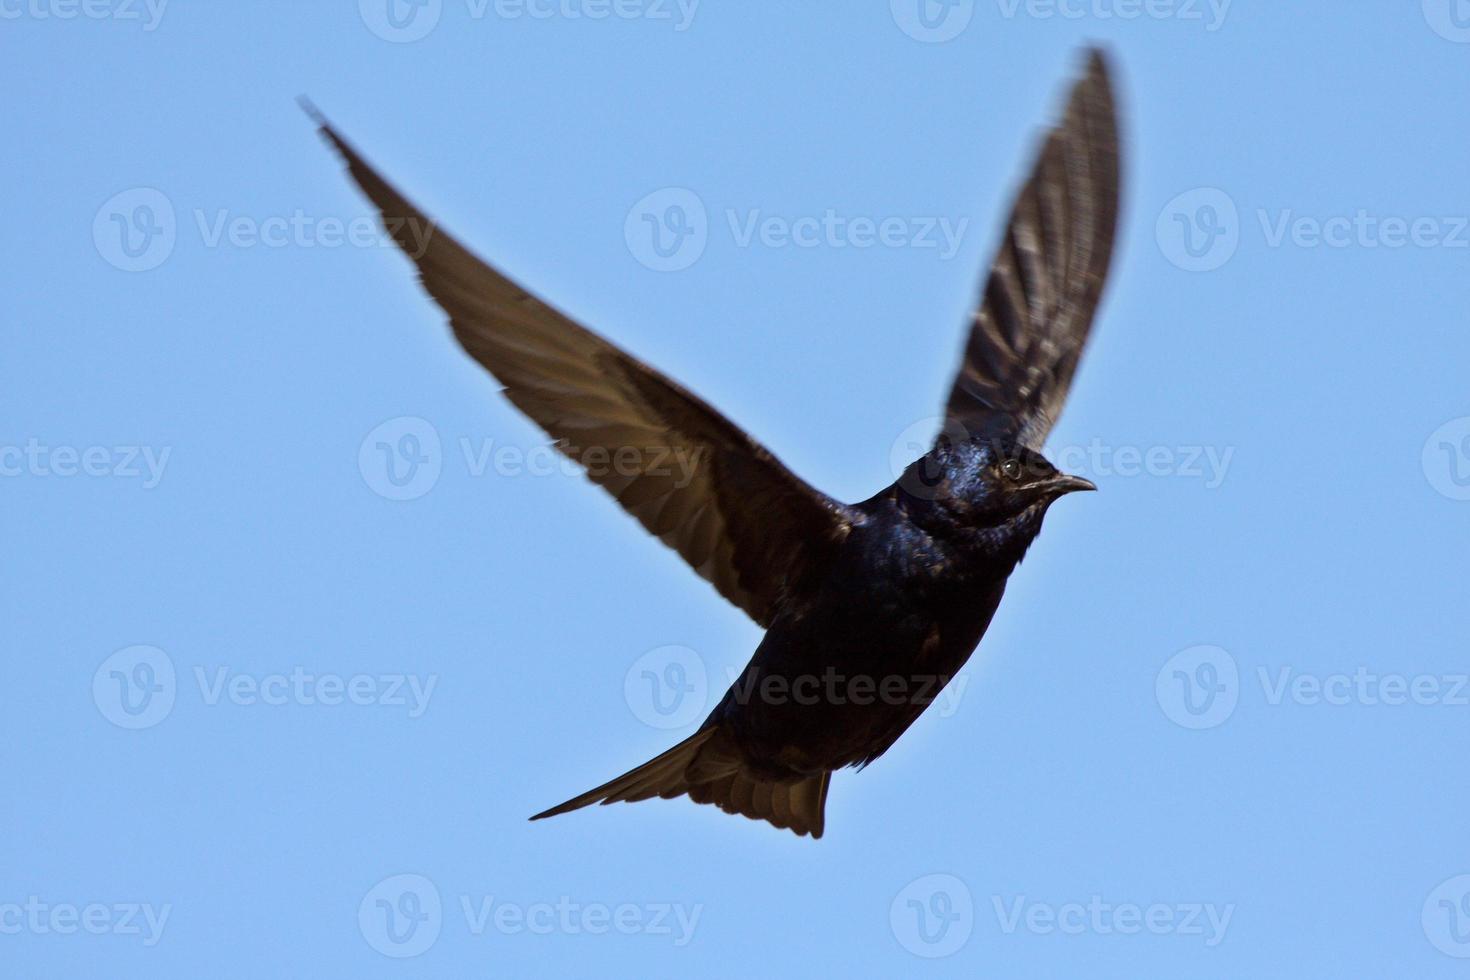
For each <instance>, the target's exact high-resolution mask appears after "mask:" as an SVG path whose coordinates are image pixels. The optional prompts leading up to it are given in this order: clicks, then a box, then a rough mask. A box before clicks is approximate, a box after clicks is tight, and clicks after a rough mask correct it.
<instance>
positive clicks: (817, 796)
mask: <svg viewBox="0 0 1470 980" xmlns="http://www.w3.org/2000/svg"><path fill="white" fill-rule="evenodd" d="M717 731H718V729H715V728H707V729H705V730H703V731H700V732H696V733H695V734H694V735H692V736H690V737H689V738H687V739H685V740H684V741H682V742H680V743H679V744H678V745H676V746H674V747H673V748H671V749H669V750H668V751H667V752H665V753H663V754H662V755H660V756H657V757H655V758H653V759H651V760H649V761H648V762H645V763H644V764H643V765H641V766H639V767H638V768H636V769H633V770H631V771H630V772H626V773H624V774H623V775H621V776H619V777H618V778H617V779H614V780H612V781H610V782H606V783H603V784H602V785H601V786H598V787H597V788H596V789H591V790H588V791H587V792H585V793H583V794H582V795H580V796H574V797H573V798H571V799H570V800H567V801H566V802H565V803H562V804H560V805H559V806H554V807H552V808H551V809H549V810H543V811H542V812H541V813H538V814H536V815H535V816H534V817H532V818H531V819H532V820H541V819H544V818H546V817H554V816H557V815H558V814H562V813H568V812H570V811H572V810H580V809H581V808H582V807H584V806H590V805H591V804H593V803H600V804H603V805H604V806H605V805H607V804H609V803H636V802H638V801H640V800H649V799H652V798H653V797H655V796H658V797H662V798H663V799H671V798H673V797H676V796H682V795H684V794H688V796H689V798H690V799H691V800H693V801H694V802H695V803H712V804H714V805H715V806H718V807H719V808H720V809H721V810H724V811H725V812H726V813H738V814H740V815H742V816H746V817H750V818H751V819H752V820H765V821H766V822H768V823H770V824H772V825H773V826H776V827H780V828H781V829H783V830H790V831H793V832H794V833H796V834H798V835H801V836H806V835H807V834H810V835H811V836H812V837H813V838H817V837H821V836H822V831H823V828H824V825H825V822H826V817H825V814H824V812H823V811H824V810H825V808H826V803H827V784H828V782H829V781H830V780H831V778H832V774H831V773H825V772H824V773H820V774H818V775H815V776H809V777H807V778H805V779H802V780H799V781H797V782H781V781H777V780H763V779H760V778H758V777H755V776H752V775H749V774H747V773H745V772H742V771H741V770H740V768H739V762H738V761H737V760H736V759H735V758H734V757H733V756H731V755H729V754H727V753H725V752H720V751H718V750H717V749H716V746H712V745H709V744H708V743H709V742H710V739H711V738H713V737H714V736H715V734H716V733H717Z"/></svg>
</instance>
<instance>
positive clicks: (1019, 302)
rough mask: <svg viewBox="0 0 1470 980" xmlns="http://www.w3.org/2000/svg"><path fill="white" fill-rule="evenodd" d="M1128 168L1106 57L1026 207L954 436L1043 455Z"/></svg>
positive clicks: (1080, 90) (1080, 91)
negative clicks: (1121, 158)
mask: <svg viewBox="0 0 1470 980" xmlns="http://www.w3.org/2000/svg"><path fill="white" fill-rule="evenodd" d="M1118 169H1119V168H1118V122H1117V115H1116V110H1115V108H1114V105H1113V90H1112V85H1111V83H1110V81H1109V78H1108V68H1107V64H1106V62H1105V60H1104V58H1103V54H1102V52H1101V51H1096V50H1094V51H1092V52H1091V53H1090V55H1089V57H1088V59H1087V65H1086V68H1085V69H1084V71H1083V73H1082V77H1081V78H1080V79H1079V80H1078V81H1077V83H1076V85H1075V86H1074V87H1073V89H1072V94H1071V98H1070V99H1069V100H1068V102H1067V109H1066V113H1065V115H1064V116H1063V118H1062V120H1061V122H1060V123H1059V124H1058V125H1057V126H1056V127H1055V128H1053V129H1052V130H1051V131H1050V132H1049V133H1048V134H1047V137H1046V141H1045V142H1044V143H1043V145H1042V148H1041V153H1040V155H1039V156H1038V158H1037V160H1036V164H1035V166H1034V168H1033V169H1032V172H1031V176H1030V178H1029V179H1028V180H1027V181H1026V185H1025V186H1024V187H1023V188H1022V189H1021V193H1020V194H1019V195H1018V196H1017V198H1016V202H1015V207H1014V209H1013V211H1012V212H1011V219H1010V223H1009V225H1007V227H1006V234H1005V239H1004V240H1003V241H1002V242H1001V246H1000V251H999V253H998V254H997V255H996V257H995V263H994V265H993V266H992V267H991V270H990V276H989V278H988V279H987V280H986V283H985V288H984V291H983V294H982V298H981V302H980V308H979V309H978V310H977V311H976V312H975V315H974V321H973V323H972V325H971V328H970V336H969V340H968V342H967V343H966V346H965V354H964V359H963V361H962V362H961V364H960V370H959V374H958V376H957V377H956V378H955V381H954V387H953V389H951V391H950V394H949V403H948V405H947V406H946V424H945V432H946V433H947V434H948V435H949V436H950V438H956V437H957V436H963V437H981V438H987V439H1000V440H1016V441H1018V442H1020V443H1022V444H1024V445H1026V446H1029V447H1031V448H1032V449H1036V450H1040V449H1041V444H1042V442H1043V441H1044V440H1045V439H1046V434H1047V432H1048V431H1050V429H1051V427H1052V423H1054V422H1055V421H1056V418H1057V415H1058V414H1060V412H1061V410H1062V403H1063V402H1064V401H1065V400H1066V397H1067V389H1068V388H1070V387H1071V385H1072V375H1073V373H1074V372H1075V371H1076V370H1077V360H1078V358H1079V357H1081V355H1082V347H1083V345H1084V344H1085V343H1086V342H1087V334H1088V329H1089V328H1090V327H1091V326H1092V316H1093V313H1094V312H1096V310H1097V305H1098V300H1099V298H1100V297H1101V295H1102V289H1103V282H1104V280H1105V279H1106V277H1107V274H1108V264H1109V261H1110V259H1111V258H1112V254H1113V230H1114V226H1115V225H1116V224H1117V219H1118Z"/></svg>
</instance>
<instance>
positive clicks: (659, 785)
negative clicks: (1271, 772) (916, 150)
mask: <svg viewBox="0 0 1470 980" xmlns="http://www.w3.org/2000/svg"><path fill="white" fill-rule="evenodd" d="M318 121H319V122H321V125H322V131H323V133H324V135H325V136H326V137H327V139H328V140H329V141H330V142H331V144H332V145H333V146H334V147H335V148H336V149H337V150H338V152H340V153H341V154H342V155H343V157H344V158H345V159H346V161H347V164H348V167H349V170H350V172H351V174H352V176H353V178H354V179H355V180H356V181H357V182H358V184H359V185H360V186H361V187H362V189H363V190H364V191H365V192H366V193H367V195H368V196H369V197H370V198H371V199H372V200H373V202H374V203H375V204H376V205H377V206H378V208H379V209H380V210H381V211H382V213H383V216H384V218H385V224H386V226H387V228H388V230H389V232H390V234H392V235H393V236H394V237H395V239H396V240H397V241H398V243H399V245H400V246H402V247H403V248H404V250H405V251H406V252H407V253H408V254H409V256H410V257H411V258H412V259H413V260H414V261H415V262H416V263H417V265H418V268H419V274H420V278H421V279H422V282H423V284H424V287H425V289H426V290H428V292H429V294H430V295H431V296H432V297H433V298H434V300H435V301H436V302H438V303H439V305H440V306H441V307H443V308H444V310H445V312H447V313H448V314H449V318H450V322H451V324H452V326H453V328H454V332H455V336H456V338H457V339H458V340H459V342H460V344H461V345H462V346H463V347H464V349H465V350H466V351H467V352H468V353H469V354H470V355H471V356H472V357H474V358H475V359H476V360H477V361H479V362H480V363H481V364H482V365H484V367H485V368H486V369H487V370H489V371H490V373H491V374H493V375H494V376H495V377H496V378H497V379H499V380H500V381H501V382H502V383H503V384H504V385H505V393H506V395H507V397H509V398H510V400H511V401H512V402H513V403H514V404H515V405H516V406H517V407H518V408H520V409H521V410H522V411H524V412H525V413H526V414H527V415H528V416H530V417H531V419H533V420H534V421H535V422H536V423H537V424H539V425H540V426H541V427H542V428H543V429H545V430H546V431H547V432H548V433H549V434H550V435H551V436H552V438H553V439H555V440H556V445H557V447H558V448H559V449H560V450H561V451H562V452H564V453H566V454H567V455H568V456H570V457H571V458H572V459H575V460H577V461H579V462H581V463H582V464H583V465H584V468H585V469H586V470H587V473H588V476H589V477H590V478H591V479H592V480H594V482H596V483H598V484H599V485H601V486H602V487H604V488H605V489H606V490H607V491H608V492H609V493H611V494H612V495H613V496H614V497H615V498H616V499H617V500H618V501H619V503H621V504H622V505H623V506H624V507H625V508H626V509H627V510H628V511H629V512H630V513H631V514H633V516H634V517H636V518H637V519H638V520H639V521H640V522H641V523H642V524H643V526H644V527H645V528H647V529H648V530H649V531H650V532H651V533H652V534H654V535H656V536H657V537H658V538H659V539H660V540H662V541H663V542H664V543H665V544H667V545H669V546H670V547H672V548H674V549H675V550H676V551H678V553H679V554H680V555H682V556H683V557H684V559H685V560H686V561H688V562H689V564H690V565H691V566H692V567H693V568H694V570H695V571H696V572H698V573H699V574H700V575H701V576H703V577H704V578H705V579H707V580H709V582H710V583H711V584H713V585H714V587H715V588H716V589H718V590H719V591H720V593H721V594H722V595H724V596H725V597H726V598H728V599H729V600H730V601H731V602H733V603H735V604H736V605H737V606H739V607H740V608H742V609H744V610H745V611H746V612H747V613H749V614H750V616H751V617H752V618H753V619H755V620H756V622H758V623H760V624H761V625H762V626H764V627H766V635H765V638H764V639H763V640H762V641H761V644H760V646H759V647H758V648H757V649H756V651H755V654H754V656H753V657H752V658H751V661H750V664H749V665H748V666H747V667H746V669H745V672H744V674H743V675H742V676H741V678H740V679H739V680H737V681H736V682H735V684H733V685H732V686H731V688H730V690H729V691H728V692H727V693H726V695H725V697H724V699H723V700H722V701H721V702H720V704H719V705H718V706H717V707H716V708H715V709H714V711H713V712H711V714H710V716H709V718H708V719H707V720H706V721H705V723H704V725H703V726H701V728H700V729H699V731H698V732H696V733H695V734H694V735H693V736H691V737H690V738H688V739H686V740H685V741H683V742H681V743H679V744H678V745H676V746H674V747H673V748H671V749H670V750H669V751H667V752H665V753H664V754H663V755H660V756H658V757H657V758H655V759H653V760H651V761H650V762H647V763H645V764H644V765H642V766H640V767H638V768H637V769H634V770H632V771H631V772H629V773H626V774H624V775H623V776H620V777H618V778H617V779H614V780H613V781H611V782H609V783H606V784H604V785H602V786H599V787H597V788H596V789H593V790H591V791H589V792H587V793H584V794H582V795H581V796H578V797H575V798H574V799H571V800H568V801H567V802H566V803H563V804H561V805H560V806H557V807H554V808H552V809H550V810H547V811H545V812H544V813H539V814H537V815H536V817H535V818H533V819H539V818H541V817H548V816H554V815H556V814H559V813H565V812H567V811H569V810H575V809H578V808H580V807H583V806H587V805H588V804H591V803H612V802H618V801H636V800H645V799H650V798H652V797H655V796H658V797H665V798H668V797H675V796H681V795H688V796H689V797H690V798H691V799H693V800H694V801H696V802H699V803H713V804H716V805H718V806H719V807H721V808H722V809H724V810H726V811H728V812H732V813H741V814H744V815H746V816H749V817H753V818H757V819H762V820H766V821H769V822H770V823H772V824H774V825H775V826H777V827H784V828H789V829H791V830H793V831H795V832H796V833H798V834H811V835H812V836H814V837H820V836H821V835H822V831H823V826H824V820H825V817H824V806H825V801H826V796H827V787H828V783H829V781H830V778H831V773H832V772H833V771H834V770H836V769H840V768H842V767H845V766H859V767H860V766H864V765H866V764H868V763H869V762H872V761H873V760H874V759H876V758H877V757H878V756H880V755H882V754H883V752H884V751H886V750H887V749H888V747H889V746H891V745H892V744H893V742H894V741H895V740H896V739H897V738H898V737H899V736H900V735H902V734H903V732H904V731H905V730H906V729H907V728H908V727H909V725H911V724H912V723H913V721H914V719H915V718H917V717H918V716H919V714H920V713H922V712H923V710H924V709H925V708H926V707H927V706H928V705H929V704H930V703H932V701H933V700H934V699H935V698H936V697H937V696H938V694H939V693H940V691H941V690H942V689H943V687H944V685H945V684H947V683H948V682H949V680H950V679H951V678H953V676H954V674H955V672H956V671H958V670H959V669H960V668H961V667H962V666H963V665H964V663H965V662H966V660H968V659H969V657H970V654H971V653H972V652H973V651H974V649H975V647H976V645H977V644H978V643H979V642H980V639H981V637H982V636H983V635H984V634H985V630H986V628H987V627H988V626H989V624H990V620H991V617H992V616H993V615H994V614H995V610H996V607H997V606H998V605H999V603H1000V599H1001V595H1002V594H1003V593H1004V591H1005V585H1006V580H1007V579H1008V578H1009V576H1010V574H1011V572H1012V570H1013V569H1014V568H1015V567H1016V565H1017V563H1018V562H1020V560H1021V558H1022V557H1023V556H1024V555H1025V553H1026V550H1027V548H1029V547H1030V545H1031V542H1032V541H1033V540H1034V539H1035V538H1036V535H1037V534H1038V533H1039V532H1040V530H1041V524H1042V519H1043V517H1044V516H1045V514H1046V510H1047V508H1048V507H1049V506H1050V505H1051V504H1052V502H1053V501H1055V500H1056V499H1057V498H1058V497H1060V496H1062V495H1063V494H1066V493H1069V492H1072V491H1075V490H1086V489H1092V485H1091V484H1090V483H1088V482H1087V481H1086V480H1082V479H1079V478H1077V477H1072V476H1067V475H1065V474H1061V473H1058V472H1057V471H1056V470H1055V468H1053V467H1052V465H1051V464H1050V463H1049V462H1047V461H1046V459H1045V458H1044V457H1043V456H1042V455H1041V454H1040V449H1041V444H1042V442H1043V440H1044V439H1045V437H1046V434H1047V432H1048V431H1049V430H1050V429H1051V426H1052V423H1053V421H1054V420H1055V418H1056V416H1057V415H1058V413H1059V412H1060V411H1061V407H1062V404H1063V402H1064V400H1065V398H1066V393H1067V389H1068V387H1069V386H1070V384H1071V380H1072V375H1073V373H1074V372H1075V370H1076V368H1077V362H1078V358H1079V357H1080V355H1081V353H1082V348H1083V346H1084V344H1085V343H1086V339H1087V334H1088V330H1089V328H1090V326H1091V324H1092V319H1093V314H1094V312H1095V310H1096V308H1097V304H1098V300H1099V297H1100V295H1101V292H1102V287H1103V282H1104V279H1105V277H1106V274H1107V269H1108V264H1109V260H1110V256H1111V252H1112V241H1113V231H1114V226H1115V223H1116V218H1117V208H1118V135H1117V126H1116V121H1115V116H1114V108H1113V98H1112V91H1111V87H1110V84H1109V81H1108V73H1107V69H1106V66H1105V64H1104V62H1103V58H1102V56H1101V54H1100V53H1098V52H1093V53H1092V54H1091V56H1090V57H1089V59H1088V62H1087V65H1086V69H1085V71H1084V73H1083V76H1082V78H1081V79H1080V80H1079V81H1078V83H1077V84H1076V86H1075V87H1074V89H1073V91H1072V95H1071V98H1070V99H1069V101H1068V103H1067V107H1066V111H1065V114H1064V117H1063V119H1062V121H1061V122H1060V123H1059V124H1058V125H1057V126H1056V127H1055V128H1054V129H1052V130H1051V131H1050V132H1049V134H1048V135H1047V138H1046V141H1045V142H1044V144H1043V146H1042V148H1041V152H1040V154H1039V156H1038V158H1037V161H1036V163H1035V166H1034V167H1033V169H1032V172H1031V175H1030V177H1029V179H1028V180H1027V182H1026V184H1025V186H1024V187H1023V188H1022V190H1021V192H1020V194H1019V195H1018V198H1017V201H1016V204H1015V207H1014V209H1013V211H1012V214H1011V218H1010V222H1009V224H1008V225H1007V229H1006V234H1005V237H1004V239H1003V241H1002V243H1001V246H1000V250H999V253H998V255H997V256H996V260H995V263H994V264H993V266H992V268H991V271H990V275H989V277H988V279H987V281H986V284H985V287H984V290H983V292H982V297H981V303H980V307H979V309H978V310H977V311H976V312H975V314H974V321H973V323H972V325H971V330H970V335H969V339H968V342H967V344H966V348H965V355H964V359H963V361H962V363H961V366H960V371H959V374H958V376H957V377H956V379H955V382H954V386H953V389H952V390H951V392H950V396H949V400H948V402H947V405H946V414H945V424H944V426H943V431H942V432H941V434H940V437H939V439H938V440H937V441H936V444H935V446H934V447H933V448H932V449H931V450H930V451H929V452H928V453H926V454H925V455H924V456H923V457H922V458H921V459H919V460H916V461H915V462H914V463H913V464H912V465H910V466H909V468H908V469H907V470H906V471H905V472H904V474H903V475H902V476H901V477H900V478H899V479H898V480H897V481H895V482H894V484H893V485H892V486H889V487H888V488H886V489H884V490H883V491H881V492H880V493H878V494H877V495H875V496H874V497H872V498H871V499H869V500H865V501H863V502H861V503H857V504H843V503H840V502H838V501H836V500H833V499H832V498H830V497H827V496H826V495H824V494H822V493H820V492H819V491H817V490H815V489H813V488H812V487H810V486H808V485H807V484H806V483H804V482H802V481H801V480H800V479H798V478H797V477H796V476H795V475H793V474H792V473H791V472H790V471H789V470H787V469H786V468H785V467H784V466H783V465H782V464H781V463H780V462H779V461H778V460H776V459H775V457H773V456H772V455H771V454H770V453H769V452H768V451H767V450H766V449H765V448H764V447H762V446H761V445H760V444H758V443H756V442H755V441H754V440H752V439H751V438H750V437H749V436H748V435H746V434H745V433H744V432H743V431H741V430H740V429H738V428H737V427H736V426H734V425H733V424H731V423H730V422H729V421H728V420H727V419H725V418H724V417H723V416H722V415H720V414H719V413H718V412H716V411H715V410H714V409H713V408H711V407H710V406H709V405H707V404H706V403H704V402H703V401H702V400H700V399H699V398H698V397H696V396H695V395H693V394H692V393H690V392H689V391H687V390H685V389H684V388H682V387H680V386H679V385H678V384H676V383H675V382H673V381H671V380H669V379H668V378H666V377H664V376H663V375H661V374H660V373H658V372H657V371H655V370H654V369H653V368H651V367H649V366H648V365H646V364H644V363H642V362H641V361H638V360H636V359H634V358H633V357H631V356H629V355H628V354H626V353H624V352H623V351H621V350H619V349H618V348H616V347H614V346H613V345H612V344H611V343H609V342H608V341H606V340H604V339H602V338H601V337H599V336H597V335H596V334H593V333H591V332H590V331H588V330H586V329H585V328H583V327H582V326H580V325H578V324H577V323H575V322H573V321H572V320H570V319H569V318H567V317H566V316H564V315H562V314H561V313H558V312H557V311H556V310H554V309H552V308H551V307H550V306H547V305H546V304H544V303H542V302H541V301H540V300H538V299H536V298H535V297H533V296H531V295H530V294H529V293H527V292H526V291H525V290H523V289H521V288H520V287H519V286H517V285H516V284H515V283H514V282H512V281H511V280H509V279H508V278H506V277H505V276H503V275H502V274H500V273H499V272H497V271H496V270H495V269H493V268H492V267H490V266H489V265H487V264H486V263H484V262H482V261H481V260H479V259H477V258H476V257H475V256H474V255H472V254H471V253H470V252H469V251H467V250H466V249H465V248H464V247H463V246H461V245H459V244H458V243H457V242H455V241H454V240H453V239H452V238H450V237H449V236H448V235H447V234H444V233H443V232H441V231H438V230H437V229H432V226H431V225H430V223H429V222H428V220H427V219H426V218H424V217H423V216H422V215H421V214H420V212H419V211H418V210H417V209H416V208H415V207H414V206H413V205H411V204H410V203H409V202H408V201H407V200H406V199H404V198H403V197H402V196H401V195H400V194H399V193H398V192H397V191H396V190H395V189H394V188H393V187H392V186H390V185H389V184H388V183H387V182H386V181H384V180H383V179H382V178H381V177H379V176H378V175H377V173H376V172H374V171H373V170H372V169H371V168H370V167H369V166H368V165H367V163H366V162H364V161H363V159H362V158H361V157H360V156H359V155H358V154H357V153H356V151H354V150H353V148H352V147H351V146H350V145H348V144H347V143H346V142H345V141H344V140H342V139H341V138H340V137H339V136H338V135H337V134H336V132H334V131H333V130H332V129H331V128H330V127H329V126H327V125H326V123H325V122H324V121H322V120H320V118H319V117H318ZM619 451H622V452H624V453H625V454H626V455H625V456H624V457H623V458H624V459H632V460H642V461H645V463H646V465H641V466H634V467H632V468H631V471H630V468H629V467H626V466H623V467H609V466H607V465H605V464H604V465H599V461H604V460H607V459H609V458H612V457H613V456H615V454H617V453H618V452H619ZM671 454H676V455H677V458H679V459H680V460H681V461H682V462H685V463H688V464H690V468H688V469H686V468H684V467H683V466H679V467H671V466H669V465H667V462H668V460H669V458H670V455H671Z"/></svg>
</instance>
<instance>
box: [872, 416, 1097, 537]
mask: <svg viewBox="0 0 1470 980" xmlns="http://www.w3.org/2000/svg"><path fill="white" fill-rule="evenodd" d="M898 486H899V490H900V492H901V493H902V494H903V495H904V496H906V497H907V498H909V501H910V503H911V504H914V505H917V507H916V509H918V510H922V511H928V512H929V513H930V514H931V516H932V517H934V518H938V519H941V520H943V521H945V522H946V523H950V524H952V525H953V526H956V527H959V528H964V529H970V530H983V529H990V528H995V529H1003V528H1008V527H1016V528H1017V529H1018V530H1020V529H1022V528H1027V529H1031V530H1032V531H1033V533H1034V531H1035V530H1039V529H1040V524H1041V517H1042V516H1043V515H1044V514H1045V512H1046V509H1047V508H1048V507H1049V506H1051V504H1052V502H1053V501H1055V500H1056V499H1057V498H1059V497H1061V496H1063V495H1065V494H1069V493H1073V492H1075V491H1078V490H1096V489H1097V487H1096V486H1095V485H1093V483H1092V482H1091V481H1090V480H1084V479H1083V478H1082V477H1080V476H1071V475H1069V474H1066V473H1063V472H1061V471H1060V470H1058V469H1057V468H1056V467H1055V466H1053V465H1052V464H1051V462H1050V461H1049V460H1048V459H1047V458H1046V457H1045V456H1043V455H1041V453H1039V452H1036V451H1035V450H1032V449H1029V448H1027V447H1026V446H1023V445H1020V444H1019V443H1016V442H1014V441H1010V440H988V439H965V440H950V439H946V438H943V437H942V436H941V438H940V439H939V441H938V442H937V443H936V444H935V446H934V448H933V449H931V450H930V451H929V452H928V453H926V454H925V455H924V456H922V457H920V458H919V459H917V460H915V461H914V462H913V463H912V464H911V465H910V466H909V468H908V469H907V470H906V471H905V472H904V475H903V476H902V477H900V478H899V482H898Z"/></svg>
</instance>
